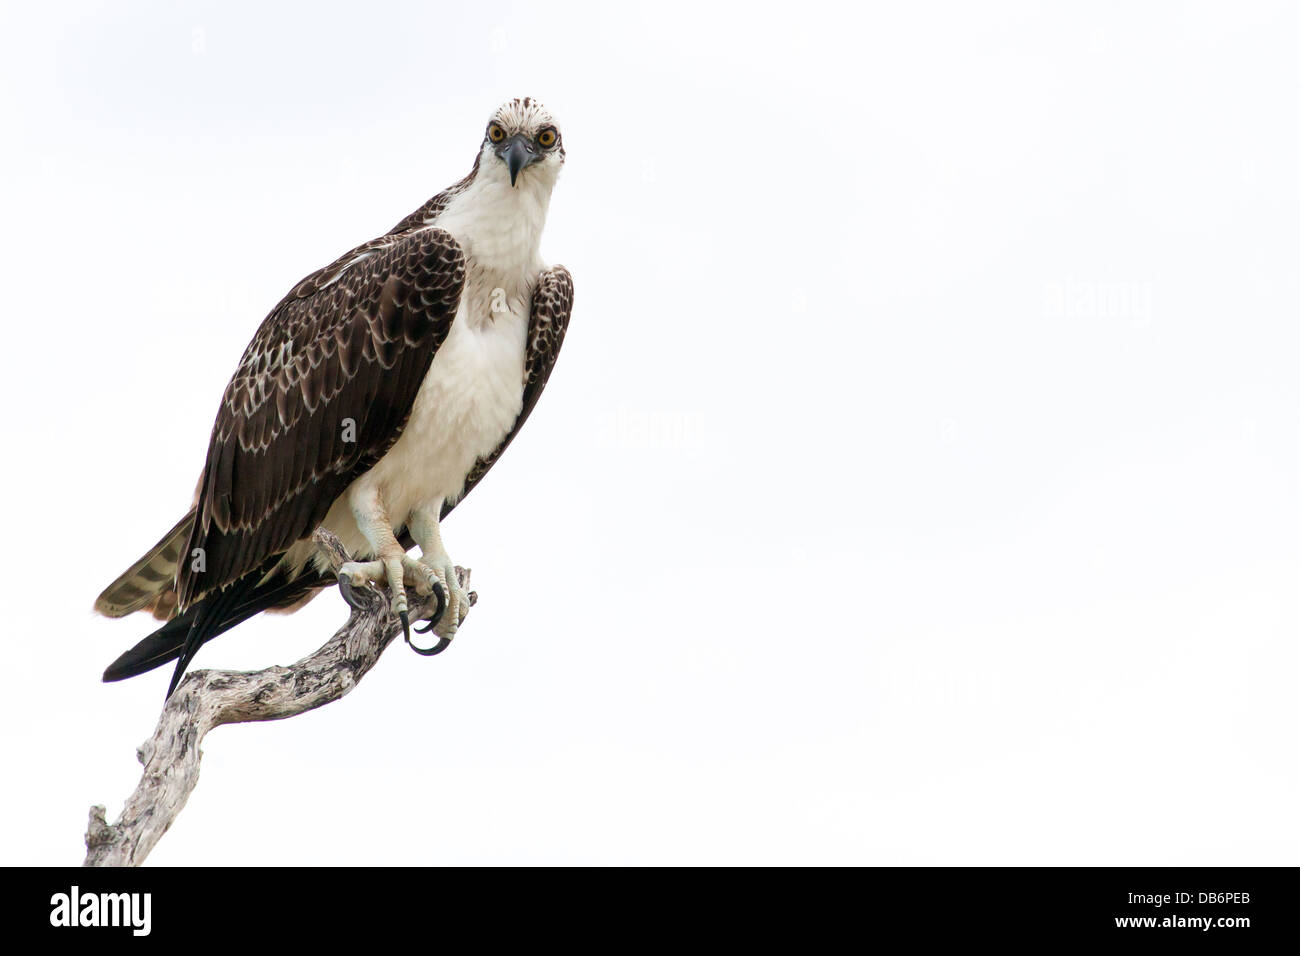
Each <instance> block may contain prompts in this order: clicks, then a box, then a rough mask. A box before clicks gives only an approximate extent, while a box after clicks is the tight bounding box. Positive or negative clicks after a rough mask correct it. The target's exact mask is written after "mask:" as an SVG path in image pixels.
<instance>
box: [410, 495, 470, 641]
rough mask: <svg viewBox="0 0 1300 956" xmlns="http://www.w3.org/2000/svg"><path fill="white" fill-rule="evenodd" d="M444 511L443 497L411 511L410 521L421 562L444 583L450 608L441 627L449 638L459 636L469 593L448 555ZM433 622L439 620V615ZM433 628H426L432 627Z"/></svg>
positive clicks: (466, 609)
mask: <svg viewBox="0 0 1300 956" xmlns="http://www.w3.org/2000/svg"><path fill="white" fill-rule="evenodd" d="M441 513H442V501H441V500H438V501H435V502H431V503H429V504H427V505H421V506H420V507H418V508H416V509H415V510H414V511H413V512H411V520H410V523H409V527H410V531H411V537H412V538H414V539H415V543H416V544H418V545H419V546H420V564H421V565H423V566H424V567H425V568H428V569H429V571H430V572H431V573H432V574H433V575H434V577H435V579H436V580H437V581H438V583H439V584H440V585H442V589H443V592H442V593H443V594H445V595H446V596H447V608H446V611H445V612H444V614H443V615H442V627H440V628H439V633H440V634H441V635H442V636H443V637H444V638H445V639H446V640H448V641H450V640H451V639H452V638H453V637H455V636H456V629H457V628H459V627H460V624H461V622H462V621H463V620H465V615H466V614H468V613H469V595H468V594H467V593H466V592H465V587H464V583H463V582H462V581H461V580H460V577H459V575H457V574H456V566H455V565H454V564H452V563H451V558H449V557H447V549H446V548H444V547H443V545H442V532H441V531H440V530H439V517H438V516H439V515H440V514H441ZM433 623H434V624H437V623H439V622H438V620H437V618H435V619H434V621H433ZM429 629H430V628H425V630H429Z"/></svg>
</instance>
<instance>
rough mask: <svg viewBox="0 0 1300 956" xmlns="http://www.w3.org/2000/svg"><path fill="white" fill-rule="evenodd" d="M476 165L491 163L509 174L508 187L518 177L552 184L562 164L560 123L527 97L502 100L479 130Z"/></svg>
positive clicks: (539, 104)
mask: <svg viewBox="0 0 1300 956" xmlns="http://www.w3.org/2000/svg"><path fill="white" fill-rule="evenodd" d="M479 165H480V168H482V167H484V166H487V167H489V168H491V167H493V166H495V168H496V170H499V171H500V172H501V173H502V174H504V175H505V176H507V177H509V179H510V185H511V186H515V185H517V184H518V182H519V180H520V178H521V177H523V178H525V179H531V178H534V177H536V178H538V179H544V180H546V181H547V182H549V183H554V182H555V177H556V176H557V175H558V174H559V172H560V167H562V166H563V165H564V140H563V139H562V138H561V137H560V125H559V124H558V123H557V122H555V117H554V116H552V115H551V113H550V111H549V110H547V108H546V107H545V106H543V105H542V104H541V103H539V102H537V100H535V99H532V98H530V97H527V96H524V97H520V98H517V99H513V100H510V101H509V102H506V103H502V104H501V105H500V106H499V107H497V110H496V112H495V113H493V114H492V118H491V119H490V120H488V125H487V130H486V131H484V133H483V146H482V149H481V150H480V152H479Z"/></svg>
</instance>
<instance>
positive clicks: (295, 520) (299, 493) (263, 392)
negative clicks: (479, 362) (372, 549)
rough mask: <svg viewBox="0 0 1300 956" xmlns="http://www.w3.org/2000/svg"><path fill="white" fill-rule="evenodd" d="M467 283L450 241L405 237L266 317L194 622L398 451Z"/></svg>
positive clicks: (222, 485) (349, 258) (313, 283)
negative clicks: (212, 600)
mask: <svg viewBox="0 0 1300 956" xmlns="http://www.w3.org/2000/svg"><path fill="white" fill-rule="evenodd" d="M464 277H465V260H464V256H463V254H462V253H461V250H460V247H459V246H458V245H457V243H456V240H455V239H454V238H453V237H452V236H451V235H450V234H449V233H447V232H444V231H443V230H441V229H424V230H417V231H412V232H407V233H393V234H389V235H388V236H384V237H381V238H379V239H375V240H372V241H371V242H368V243H365V244H364V245H361V246H358V247H357V248H356V249H354V250H352V251H351V252H349V253H347V254H346V255H344V256H341V257H340V258H339V259H338V260H336V261H335V262H333V263H331V264H330V265H328V266H326V267H325V268H324V269H321V270H320V271H318V272H315V273H313V274H312V275H310V276H308V277H307V278H306V279H304V280H303V281H302V282H300V283H299V284H298V285H297V287H296V288H294V290H293V291H292V292H290V293H289V295H288V296H286V297H285V299H284V300H283V301H282V302H281V303H280V304H279V305H278V306H276V308H275V309H274V310H273V311H272V312H271V314H270V315H269V316H267V318H266V321H264V322H263V323H262V326H261V328H260V329H258V332H257V335H256V336H255V337H254V339H253V341H252V343H251V344H250V345H249V346H248V349H247V350H246V351H245V352H244V357H243V359H242V360H241V361H240V364H239V368H238V370H236V372H235V375H234V377H233V378H232V379H231V381H230V384H229V385H228V386H227V387H226V391H225V395H224V396H223V398H222V402H221V408H220V410H219V411H218V413H217V420H216V424H215V425H214V426H213V430H212V439H211V442H210V443H209V446H208V457H207V463H206V465H205V468H204V472H203V480H202V482H201V484H200V488H199V502H198V510H197V513H196V516H195V521H194V523H193V527H192V529H191V532H190V535H189V538H188V541H187V544H186V547H185V552H184V553H185V555H186V560H184V561H182V562H181V564H180V566H179V568H178V573H177V583H178V586H179V599H180V607H181V609H184V608H186V607H189V606H190V605H191V604H193V603H194V602H195V601H196V600H197V599H199V598H200V597H202V596H203V595H204V594H206V593H208V592H210V591H212V590H214V589H216V588H220V587H223V586H225V585H226V584H229V583H230V582H232V581H235V580H237V579H238V578H239V577H241V576H242V575H244V574H246V573H248V572H249V571H252V570H254V569H257V568H259V567H260V566H261V565H262V564H263V562H264V561H265V560H266V559H267V558H268V557H269V556H271V555H274V554H277V553H280V552H283V551H285V550H287V549H288V548H289V547H290V546H291V545H293V544H294V543H295V542H297V541H299V540H300V539H302V538H305V537H308V536H309V535H310V534H311V533H312V532H313V531H314V530H315V528H316V527H317V525H319V524H320V522H321V521H322V520H323V519H324V518H325V515H326V513H327V512H328V511H329V508H330V506H331V505H332V504H333V503H334V500H335V499H336V498H337V497H338V496H339V495H341V494H342V493H343V492H344V491H345V490H346V489H347V487H348V485H349V484H351V483H352V481H353V480H355V479H356V478H357V477H358V476H359V475H361V474H363V473H364V472H365V471H367V470H368V469H369V468H371V467H373V466H374V465H375V463H377V462H378V461H379V459H380V458H382V457H383V455H384V453H385V452H387V451H388V449H389V448H390V447H392V445H393V443H394V442H396V441H397V439H398V437H399V436H400V435H401V432H402V428H403V426H404V425H405V424H406V418H407V415H408V413H409V411H410V408H411V405H412V403H413V402H414V400H415V395H416V393H417V392H418V391H419V388H420V384H421V382H422V381H423V380H424V375H425V373H426V372H427V371H428V370H429V365H430V364H431V363H432V361H433V355H434V352H435V351H436V350H437V348H438V346H439V345H440V344H441V342H442V340H443V339H444V338H446V335H447V332H448V330H449V329H450V327H451V322H452V320H453V319H454V318H455V314H456V308H457V306H458V304H459V302H460V294H461V286H462V284H463V282H464Z"/></svg>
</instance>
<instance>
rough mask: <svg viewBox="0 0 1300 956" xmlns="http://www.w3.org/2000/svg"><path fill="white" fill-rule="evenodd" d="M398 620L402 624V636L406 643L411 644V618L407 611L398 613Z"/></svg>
mask: <svg viewBox="0 0 1300 956" xmlns="http://www.w3.org/2000/svg"><path fill="white" fill-rule="evenodd" d="M397 618H398V620H400V621H401V622H402V634H403V636H405V638H406V643H408V644H410V643H411V618H410V616H409V615H408V614H407V613H406V612H405V611H398V612H397Z"/></svg>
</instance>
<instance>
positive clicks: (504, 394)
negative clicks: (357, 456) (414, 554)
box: [289, 173, 551, 563]
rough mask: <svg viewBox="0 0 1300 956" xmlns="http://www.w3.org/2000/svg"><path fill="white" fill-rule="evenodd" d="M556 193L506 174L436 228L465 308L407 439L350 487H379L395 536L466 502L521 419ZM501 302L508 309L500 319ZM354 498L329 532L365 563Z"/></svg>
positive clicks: (335, 511)
mask: <svg viewBox="0 0 1300 956" xmlns="http://www.w3.org/2000/svg"><path fill="white" fill-rule="evenodd" d="M550 186H551V184H549V183H544V182H532V183H529V182H527V181H526V180H525V179H522V178H521V180H520V183H519V187H518V188H512V187H511V186H510V184H509V181H508V180H504V179H502V178H501V177H500V176H493V175H491V174H490V173H489V175H486V176H484V175H480V176H479V177H477V178H476V180H475V182H474V183H472V184H471V185H470V187H469V188H468V189H466V190H465V191H464V192H463V193H461V194H460V195H459V196H457V197H456V198H455V199H453V200H452V201H451V203H449V204H448V206H447V208H446V209H445V210H443V212H442V213H441V215H439V216H438V217H437V219H436V220H433V221H431V222H430V223H429V225H430V226H434V225H436V226H437V227H438V228H441V229H446V230H447V231H448V232H450V233H451V234H452V235H453V236H455V237H456V240H457V241H458V242H459V243H460V245H461V248H462V250H464V252H465V258H466V270H465V288H464V292H463V294H462V296H461V302H460V308H459V309H458V310H457V312H456V317H455V320H454V321H453V322H452V326H451V330H450V331H449V332H448V335H447V338H446V340H445V341H444V342H443V343H442V345H441V346H440V347H439V348H438V351H437V354H436V355H435V356H434V360H433V364H432V366H431V367H430V369H429V371H428V373H427V374H426V375H425V378H424V382H423V384H422V385H421V386H420V391H419V393H418V394H417V396H416V399H415V404H414V406H413V407H412V409H411V415H410V418H409V419H408V420H407V423H406V428H405V430H404V431H403V432H402V437H401V438H399V439H398V440H397V443H396V444H394V445H393V447H392V448H391V449H389V451H388V454H386V455H385V456H384V457H383V458H382V459H381V460H380V461H379V463H378V464H377V465H375V467H374V468H372V469H371V470H370V471H368V472H367V473H366V474H364V475H362V476H361V477H360V478H358V479H357V481H356V482H354V483H353V486H352V488H351V489H350V493H351V492H364V491H368V490H372V489H377V490H378V492H379V494H380V499H381V500H382V501H383V503H384V507H385V510H386V511H387V513H388V518H389V521H390V522H391V523H392V527H393V529H394V531H399V530H400V529H401V528H402V527H404V526H405V525H406V523H407V521H408V519H409V516H410V513H411V511H412V510H413V509H414V508H416V507H418V506H421V505H430V506H432V505H436V504H437V503H438V502H439V501H442V500H444V499H451V500H454V499H455V498H456V497H457V496H459V495H460V493H461V491H462V489H463V487H464V484H465V478H466V476H467V475H468V474H469V471H470V469H471V468H473V467H474V464H475V462H476V461H478V459H479V458H481V457H484V456H486V455H488V454H490V453H491V452H492V451H493V449H495V448H496V447H497V446H498V445H499V444H500V443H501V441H502V439H504V438H505V436H506V435H507V434H509V432H510V429H511V428H512V427H513V426H514V423H515V419H516V418H518V416H519V411H520V408H521V407H522V404H523V382H524V360H525V352H526V349H527V335H528V313H529V309H530V306H531V303H532V294H533V287H534V286H535V285H536V283H537V277H538V274H539V273H540V272H541V270H542V269H543V268H544V267H545V266H544V263H543V262H542V260H541V258H540V256H539V254H538V244H539V242H540V239H541V232H542V227H543V225H544V224H545V220H546V210H547V205H548V203H549V199H550V191H551V190H550ZM498 289H499V290H501V292H500V293H497V292H496V290H498ZM494 301H495V304H496V305H497V306H498V308H499V307H500V305H501V304H504V305H505V307H506V310H507V311H504V312H500V311H498V312H493V311H492V308H493V305H494ZM349 497H350V495H349V494H345V495H343V496H342V497H340V498H339V500H338V501H337V502H335V504H334V506H333V507H332V508H331V509H330V512H329V515H328V516H327V517H326V519H325V522H324V524H325V527H327V528H329V529H330V530H331V531H333V532H334V533H335V534H336V535H338V537H339V539H340V540H341V541H342V543H343V545H344V547H346V548H347V549H348V551H349V553H351V554H353V555H357V556H361V555H367V554H368V553H369V547H368V545H367V544H366V541H365V539H364V538H363V537H362V535H361V532H360V531H359V530H358V528H357V525H356V522H355V520H354V519H353V517H352V513H351V509H350V507H349V505H348V499H349ZM295 550H297V549H295ZM293 557H295V556H294V555H291V556H289V559H290V563H292V561H293ZM302 557H303V559H304V560H305V557H306V554H305V553H304V555H303V556H302Z"/></svg>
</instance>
